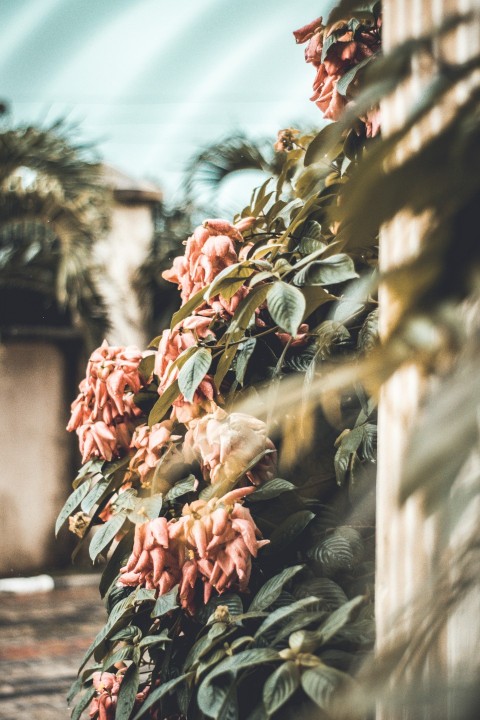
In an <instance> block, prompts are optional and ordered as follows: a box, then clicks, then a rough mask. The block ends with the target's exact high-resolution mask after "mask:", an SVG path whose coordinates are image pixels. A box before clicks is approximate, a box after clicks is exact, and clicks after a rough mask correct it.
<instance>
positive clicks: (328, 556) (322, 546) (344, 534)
mask: <svg viewBox="0 0 480 720" xmlns="http://www.w3.org/2000/svg"><path fill="white" fill-rule="evenodd" d="M363 553H364V545H363V540H362V537H361V535H360V533H359V532H358V530H355V528H351V527H347V526H345V527H340V528H336V529H335V530H334V531H333V532H332V533H330V534H328V535H327V536H326V537H325V538H323V539H322V540H321V541H320V542H319V543H318V544H316V545H314V546H313V547H311V548H309V550H308V552H307V557H308V559H309V560H312V561H313V563H314V570H315V571H316V572H318V573H319V574H322V575H325V576H326V577H332V576H335V575H337V574H338V573H345V572H352V571H353V570H354V569H355V568H356V567H357V565H358V564H359V563H360V562H361V561H362V559H363Z"/></svg>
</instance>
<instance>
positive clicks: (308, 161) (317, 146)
mask: <svg viewBox="0 0 480 720" xmlns="http://www.w3.org/2000/svg"><path fill="white" fill-rule="evenodd" d="M341 139H342V131H341V129H340V128H339V126H338V124H337V123H329V124H328V125H325V127H324V128H322V129H321V130H320V132H319V133H318V135H316V136H315V137H314V138H313V140H312V141H311V143H310V145H309V146H308V148H307V151H306V153H305V159H304V165H305V166H308V165H312V164H313V163H316V162H325V163H328V164H330V163H331V162H332V160H335V158H336V157H337V156H338V155H339V154H340V152H341V150H342V144H341Z"/></svg>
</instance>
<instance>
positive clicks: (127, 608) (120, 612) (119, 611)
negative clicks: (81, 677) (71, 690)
mask: <svg viewBox="0 0 480 720" xmlns="http://www.w3.org/2000/svg"><path fill="white" fill-rule="evenodd" d="M132 612H133V603H132V601H131V598H130V597H127V598H124V599H123V600H120V602H118V603H117V604H116V605H115V607H114V608H113V610H112V612H111V613H110V616H109V618H108V620H107V622H106V624H105V625H104V626H103V628H102V629H101V630H100V632H99V633H98V634H97V636H96V637H95V639H94V640H93V642H92V644H91V645H90V647H89V648H88V650H87V652H86V653H85V655H84V657H83V660H82V663H81V665H80V667H79V669H78V671H79V672H80V670H81V669H82V668H83V667H84V666H85V664H86V662H87V660H88V659H89V658H90V657H91V655H92V654H93V653H94V652H95V651H96V650H97V649H98V648H99V647H100V646H101V645H102V643H103V642H104V640H106V639H107V638H108V637H110V636H111V635H114V634H115V632H116V631H118V630H119V629H120V626H121V624H122V622H123V621H124V620H125V616H126V615H130V614H131V613H132Z"/></svg>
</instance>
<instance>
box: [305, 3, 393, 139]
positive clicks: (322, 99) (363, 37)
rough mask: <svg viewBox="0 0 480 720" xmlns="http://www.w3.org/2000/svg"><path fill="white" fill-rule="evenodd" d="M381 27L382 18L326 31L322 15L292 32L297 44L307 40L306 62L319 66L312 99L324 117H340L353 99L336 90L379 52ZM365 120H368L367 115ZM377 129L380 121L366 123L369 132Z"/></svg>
mask: <svg viewBox="0 0 480 720" xmlns="http://www.w3.org/2000/svg"><path fill="white" fill-rule="evenodd" d="M380 26H381V19H380V18H379V19H378V20H377V22H376V24H375V25H373V26H372V27H367V26H364V28H363V29H362V28H361V29H360V30H357V31H353V30H351V29H350V28H349V27H348V26H347V25H346V24H345V25H343V26H342V25H340V26H338V25H337V26H335V27H334V28H332V29H330V30H329V31H327V30H326V28H325V26H324V25H323V21H322V18H321V17H320V18H317V19H316V20H314V21H313V22H311V23H309V24H308V25H305V26H304V27H303V28H300V29H299V30H296V31H295V32H294V33H293V34H294V36H295V40H296V42H297V43H307V46H306V48H305V62H307V63H311V64H312V65H313V66H314V67H315V68H316V75H315V80H314V82H313V95H312V97H311V98H310V99H311V100H313V101H314V102H315V103H316V104H317V105H318V107H319V108H320V110H321V111H322V112H323V116H324V118H325V119H327V120H338V118H339V117H340V115H341V113H342V112H343V110H344V108H345V107H346V105H347V103H348V102H349V100H351V97H344V96H343V95H340V93H339V92H338V90H337V84H338V81H339V80H340V78H342V77H343V76H344V75H345V73H347V72H348V71H349V70H350V69H351V68H353V67H354V66H355V65H358V64H359V63H361V62H363V61H364V60H366V59H367V58H369V57H371V56H372V55H374V54H375V53H377V52H378V50H379V49H380V32H379V30H380ZM332 32H335V34H336V37H335V42H333V43H331V44H330V45H329V47H328V49H327V51H326V54H325V57H324V59H323V60H322V53H323V48H324V43H325V40H326V38H327V37H328V36H329V35H330V34H331V33H332ZM350 94H351V93H350ZM362 120H364V122H367V121H366V120H365V119H364V118H362ZM378 129H379V124H378V123H370V125H368V126H367V135H368V136H373V135H375V134H376V133H377V132H378Z"/></svg>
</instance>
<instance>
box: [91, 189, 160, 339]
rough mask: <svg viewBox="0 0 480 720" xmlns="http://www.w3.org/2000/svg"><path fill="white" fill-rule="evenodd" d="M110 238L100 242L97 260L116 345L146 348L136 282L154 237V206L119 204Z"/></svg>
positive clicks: (96, 253)
mask: <svg viewBox="0 0 480 720" xmlns="http://www.w3.org/2000/svg"><path fill="white" fill-rule="evenodd" d="M111 223H112V224H111V230H110V233H109V235H108V236H107V237H106V238H105V239H104V240H102V241H101V242H99V243H98V244H97V246H96V249H95V257H96V260H97V262H98V264H99V265H100V266H101V268H102V272H101V284H100V289H101V292H102V294H103V296H104V297H105V299H106V301H107V303H108V308H109V313H110V319H111V323H112V328H111V331H110V332H109V334H108V338H107V339H108V341H109V342H110V343H111V344H115V345H117V344H118V345H137V346H138V347H140V348H142V347H143V346H144V345H145V343H146V342H147V341H148V339H149V338H147V337H146V335H145V332H144V330H143V327H142V325H143V323H142V313H141V308H140V306H139V303H138V300H137V296H136V294H135V292H134V290H133V288H132V282H133V279H134V276H135V272H136V270H137V268H138V267H139V266H140V265H141V264H142V262H143V261H144V260H145V258H146V256H147V253H148V250H149V247H150V242H151V239H152V235H153V222H152V211H151V206H150V205H147V204H128V205H121V204H119V203H115V205H114V208H113V213H112V221H111Z"/></svg>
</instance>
